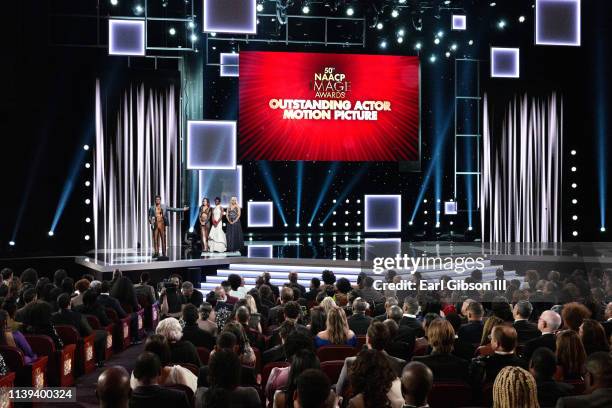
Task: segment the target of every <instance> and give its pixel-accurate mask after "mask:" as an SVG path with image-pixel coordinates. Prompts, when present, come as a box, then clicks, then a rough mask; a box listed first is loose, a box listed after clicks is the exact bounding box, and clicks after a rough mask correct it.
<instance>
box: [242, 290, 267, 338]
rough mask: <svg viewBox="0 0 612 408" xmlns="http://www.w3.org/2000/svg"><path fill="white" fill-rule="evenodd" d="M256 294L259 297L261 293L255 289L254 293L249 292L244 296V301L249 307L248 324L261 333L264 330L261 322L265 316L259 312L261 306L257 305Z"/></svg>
mask: <svg viewBox="0 0 612 408" xmlns="http://www.w3.org/2000/svg"><path fill="white" fill-rule="evenodd" d="M255 296H256V297H257V298H258V299H259V293H258V292H257V291H253V292H252V293H247V294H246V295H245V296H244V302H245V305H246V307H247V308H248V309H249V322H248V326H249V327H250V328H251V329H253V330H257V331H258V332H259V333H261V332H262V329H261V322H262V319H263V317H264V316H262V314H261V313H259V308H258V307H257V300H255Z"/></svg>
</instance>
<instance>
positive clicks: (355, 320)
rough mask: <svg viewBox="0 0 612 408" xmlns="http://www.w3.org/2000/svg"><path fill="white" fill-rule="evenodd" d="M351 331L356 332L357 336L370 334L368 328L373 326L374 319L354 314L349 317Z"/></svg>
mask: <svg viewBox="0 0 612 408" xmlns="http://www.w3.org/2000/svg"><path fill="white" fill-rule="evenodd" d="M347 320H348V325H349V329H351V330H352V331H353V332H355V334H356V335H364V334H366V333H367V332H368V327H370V324H372V320H373V319H372V318H371V317H370V316H366V315H363V314H354V315H351V316H349V318H348V319H347Z"/></svg>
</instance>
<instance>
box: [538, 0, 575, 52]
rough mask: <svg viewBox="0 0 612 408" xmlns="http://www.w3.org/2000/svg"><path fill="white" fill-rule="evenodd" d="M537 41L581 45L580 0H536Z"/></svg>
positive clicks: (544, 43) (548, 43)
mask: <svg viewBox="0 0 612 408" xmlns="http://www.w3.org/2000/svg"><path fill="white" fill-rule="evenodd" d="M535 14H536V18H535V23H536V27H535V42H536V44H538V45H569V46H575V47H578V46H580V40H581V36H580V0H536V11H535Z"/></svg>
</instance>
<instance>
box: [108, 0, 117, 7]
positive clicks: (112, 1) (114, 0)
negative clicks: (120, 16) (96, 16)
mask: <svg viewBox="0 0 612 408" xmlns="http://www.w3.org/2000/svg"><path fill="white" fill-rule="evenodd" d="M110 4H112V5H113V6H116V5H117V4H119V0H110Z"/></svg>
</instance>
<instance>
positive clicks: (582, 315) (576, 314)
mask: <svg viewBox="0 0 612 408" xmlns="http://www.w3.org/2000/svg"><path fill="white" fill-rule="evenodd" d="M589 317H591V312H590V311H589V309H588V308H587V307H586V306H585V305H583V304H581V303H578V302H570V303H566V304H565V305H563V310H562V311H561V318H562V319H563V328H564V329H569V330H573V331H575V332H578V329H579V328H580V325H581V324H582V321H583V320H584V319H588V318H589Z"/></svg>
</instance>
